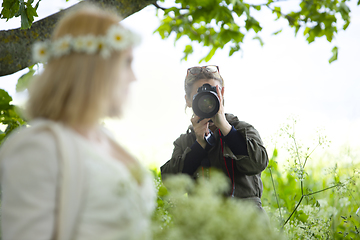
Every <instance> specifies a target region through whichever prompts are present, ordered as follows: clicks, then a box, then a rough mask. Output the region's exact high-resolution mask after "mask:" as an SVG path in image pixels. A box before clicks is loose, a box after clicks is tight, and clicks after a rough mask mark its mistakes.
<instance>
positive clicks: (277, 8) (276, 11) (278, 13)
mask: <svg viewBox="0 0 360 240" xmlns="http://www.w3.org/2000/svg"><path fill="white" fill-rule="evenodd" d="M273 13H276V16H277V19H279V18H280V17H281V7H274V10H273Z"/></svg>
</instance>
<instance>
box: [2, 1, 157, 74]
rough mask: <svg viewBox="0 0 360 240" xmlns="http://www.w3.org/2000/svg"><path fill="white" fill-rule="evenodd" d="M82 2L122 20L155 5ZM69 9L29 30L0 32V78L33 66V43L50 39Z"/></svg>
mask: <svg viewBox="0 0 360 240" xmlns="http://www.w3.org/2000/svg"><path fill="white" fill-rule="evenodd" d="M83 2H94V3H97V4H99V5H100V6H103V7H112V8H114V9H116V11H117V12H118V13H119V14H120V15H121V16H122V17H123V18H126V17H128V16H130V15H131V14H134V13H136V12H138V11H140V10H141V9H143V8H145V7H146V6H148V5H150V4H153V3H156V0H84V1H82V2H80V3H78V4H83ZM78 4H76V5H78ZM70 8H72V7H70ZM70 8H68V9H65V10H62V11H59V12H57V13H55V14H53V15H50V16H48V17H46V18H44V19H41V20H39V21H37V22H35V23H33V25H32V27H31V28H30V29H25V30H23V29H20V28H17V29H11V30H3V31H0V76H5V75H9V74H12V73H15V72H17V71H20V70H22V69H24V68H26V67H28V66H31V65H33V64H34V63H33V62H32V58H31V47H32V45H33V43H34V42H36V41H43V40H45V39H48V38H50V36H51V33H52V31H53V29H54V26H55V24H56V22H57V21H58V20H59V18H60V17H61V16H62V15H63V13H64V12H66V11H68V10H69V9H70Z"/></svg>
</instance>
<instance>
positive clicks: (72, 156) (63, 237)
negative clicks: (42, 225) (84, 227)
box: [33, 120, 85, 240]
mask: <svg viewBox="0 0 360 240" xmlns="http://www.w3.org/2000/svg"><path fill="white" fill-rule="evenodd" d="M36 125H37V126H36ZM36 125H35V126H33V127H43V128H46V129H47V130H50V131H51V132H52V133H53V134H54V137H55V140H56V143H57V147H58V152H59V162H58V163H59V180H58V181H59V186H58V189H59V192H58V194H59V197H58V202H57V204H58V208H57V209H58V211H57V220H56V227H55V240H72V239H73V238H74V234H75V229H76V227H77V224H78V222H79V212H80V209H81V205H82V202H83V201H82V200H83V196H84V181H85V171H84V163H83V162H82V161H81V160H82V158H81V156H80V152H79V150H78V149H77V147H76V146H77V145H76V144H74V141H73V139H72V138H71V137H69V135H68V134H66V133H67V132H68V133H69V134H71V133H70V130H69V129H67V128H65V127H63V126H62V125H61V124H58V123H54V122H51V121H46V120H44V121H41V122H40V123H39V124H36Z"/></svg>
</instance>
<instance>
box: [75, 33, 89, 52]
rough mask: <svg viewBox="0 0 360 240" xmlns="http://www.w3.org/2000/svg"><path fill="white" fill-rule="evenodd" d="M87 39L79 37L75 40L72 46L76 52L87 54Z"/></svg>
mask: <svg viewBox="0 0 360 240" xmlns="http://www.w3.org/2000/svg"><path fill="white" fill-rule="evenodd" d="M86 40H87V38H86V37H82V36H81V37H77V38H74V40H73V42H72V45H73V48H74V51H75V52H86V43H87V41H86Z"/></svg>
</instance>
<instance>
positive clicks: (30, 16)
mask: <svg viewBox="0 0 360 240" xmlns="http://www.w3.org/2000/svg"><path fill="white" fill-rule="evenodd" d="M26 15H27V17H28V19H29V23H30V27H31V25H32V23H33V22H34V17H38V15H37V13H36V9H35V8H33V7H32V6H31V4H30V3H28V4H26Z"/></svg>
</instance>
